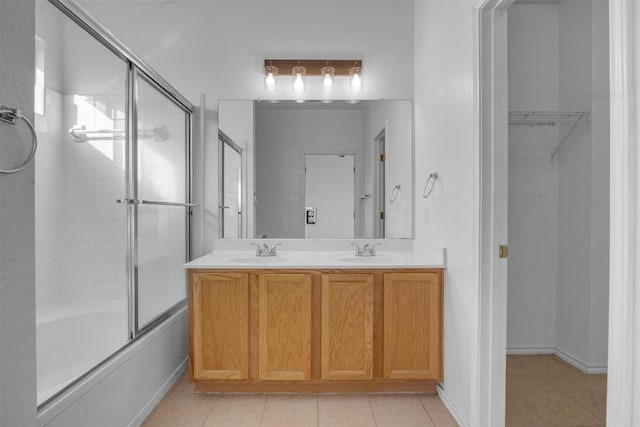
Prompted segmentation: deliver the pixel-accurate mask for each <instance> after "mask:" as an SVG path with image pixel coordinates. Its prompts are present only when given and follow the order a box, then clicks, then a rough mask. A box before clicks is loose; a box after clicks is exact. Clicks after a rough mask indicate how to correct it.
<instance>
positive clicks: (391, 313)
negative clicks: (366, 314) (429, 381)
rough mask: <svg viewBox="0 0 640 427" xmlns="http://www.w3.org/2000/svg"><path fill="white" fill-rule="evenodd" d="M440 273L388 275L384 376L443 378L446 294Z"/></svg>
mask: <svg viewBox="0 0 640 427" xmlns="http://www.w3.org/2000/svg"><path fill="white" fill-rule="evenodd" d="M439 282H440V280H439V275H438V274H437V273H390V274H385V275H384V320H383V322H384V356H383V359H384V376H385V378H402V379H424V378H439V377H440V371H439V370H440V343H441V330H442V320H441V307H442V300H441V298H442V291H441V287H440V284H439Z"/></svg>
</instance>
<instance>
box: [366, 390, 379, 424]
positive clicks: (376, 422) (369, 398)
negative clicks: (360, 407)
mask: <svg viewBox="0 0 640 427" xmlns="http://www.w3.org/2000/svg"><path fill="white" fill-rule="evenodd" d="M367 401H368V402H369V410H370V411H371V417H372V418H373V424H374V425H375V427H378V420H377V419H376V413H375V412H374V410H373V404H372V403H371V397H370V396H367Z"/></svg>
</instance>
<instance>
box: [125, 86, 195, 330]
mask: <svg viewBox="0 0 640 427" xmlns="http://www.w3.org/2000/svg"><path fill="white" fill-rule="evenodd" d="M135 82H136V85H135V87H136V89H137V90H136V97H137V110H136V113H135V114H136V117H137V120H136V121H135V123H136V126H137V129H134V134H135V135H137V138H134V140H135V141H134V155H135V156H136V158H137V161H136V162H135V164H136V169H137V171H136V173H135V176H136V177H137V178H136V183H135V184H136V187H137V200H138V202H137V204H136V210H137V223H136V234H137V248H136V249H137V250H136V254H137V260H136V261H137V262H136V263H135V264H136V265H137V268H136V295H135V297H136V298H135V299H136V304H137V321H136V329H137V330H138V331H139V330H141V329H144V328H145V327H146V326H148V325H149V324H151V323H152V322H153V321H154V320H155V319H157V318H158V316H160V315H161V314H163V313H164V312H165V311H166V310H168V309H170V308H171V307H173V306H174V305H176V304H178V303H179V302H181V301H182V300H184V299H185V298H186V296H187V293H186V273H185V270H184V268H183V267H182V265H183V264H184V263H185V262H186V261H187V255H188V251H187V248H188V236H187V218H188V215H189V207H188V206H189V204H188V200H189V195H188V192H187V188H188V187H187V184H188V183H187V173H186V171H187V167H188V165H187V157H188V156H187V154H188V153H187V149H185V147H188V144H186V143H185V141H186V140H187V138H188V129H189V127H188V117H189V116H188V114H187V113H186V112H185V111H184V110H183V109H182V107H180V106H179V105H177V104H176V103H174V102H173V101H172V100H171V99H169V98H168V97H166V96H165V95H164V94H163V93H162V92H161V91H159V90H158V89H157V88H156V87H155V86H154V85H152V84H151V83H149V82H148V81H147V80H146V79H145V78H143V77H142V76H141V75H139V74H138V75H137V76H136V79H135Z"/></svg>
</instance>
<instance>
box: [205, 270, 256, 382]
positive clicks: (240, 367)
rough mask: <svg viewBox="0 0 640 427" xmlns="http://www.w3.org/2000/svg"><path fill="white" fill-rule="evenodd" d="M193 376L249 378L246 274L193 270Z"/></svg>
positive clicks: (247, 277) (223, 378)
mask: <svg viewBox="0 0 640 427" xmlns="http://www.w3.org/2000/svg"><path fill="white" fill-rule="evenodd" d="M192 304H193V309H192V321H193V326H192V327H193V376H194V378H195V379H202V380H204V379H209V380H213V379H217V380H230V379H247V378H249V275H248V274H247V273H225V274H218V273H194V275H193V301H192Z"/></svg>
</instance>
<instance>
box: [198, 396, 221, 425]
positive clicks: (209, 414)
mask: <svg viewBox="0 0 640 427" xmlns="http://www.w3.org/2000/svg"><path fill="white" fill-rule="evenodd" d="M216 400H217V399H216V396H212V397H211V407H210V408H209V412H207V416H206V417H204V420H202V424H201V425H200V427H204V425H205V424H206V423H207V420H208V419H209V417H210V416H211V412H213V406H214V405H215V403H216Z"/></svg>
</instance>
